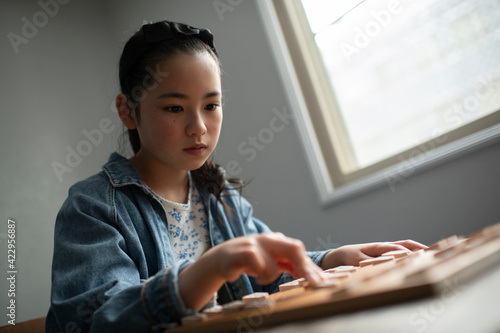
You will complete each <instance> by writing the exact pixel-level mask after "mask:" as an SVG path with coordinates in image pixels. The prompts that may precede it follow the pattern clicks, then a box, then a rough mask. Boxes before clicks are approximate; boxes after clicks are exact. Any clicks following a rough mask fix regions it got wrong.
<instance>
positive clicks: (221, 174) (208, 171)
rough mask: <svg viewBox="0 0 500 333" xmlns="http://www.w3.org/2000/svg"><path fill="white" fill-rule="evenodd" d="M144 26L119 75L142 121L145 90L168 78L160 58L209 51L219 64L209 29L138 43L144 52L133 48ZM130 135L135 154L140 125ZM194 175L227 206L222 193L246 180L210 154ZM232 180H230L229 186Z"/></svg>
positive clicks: (124, 57)
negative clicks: (231, 175)
mask: <svg viewBox="0 0 500 333" xmlns="http://www.w3.org/2000/svg"><path fill="white" fill-rule="evenodd" d="M161 23H164V25H165V24H166V25H169V24H170V26H173V25H175V27H176V28H178V27H181V29H184V30H185V29H187V28H185V27H188V28H189V29H196V28H193V27H191V26H185V25H182V24H179V23H171V22H166V21H164V22H161ZM158 24H159V23H156V25H158ZM152 25H154V24H152ZM152 25H149V26H152ZM145 27H147V26H143V27H142V28H141V30H140V31H138V32H137V33H136V34H134V35H133V36H132V37H131V38H130V40H129V41H128V42H127V44H126V45H125V48H124V50H123V53H122V55H121V58H120V72H119V77H120V88H121V92H122V93H123V94H124V95H125V96H126V97H127V103H128V104H129V106H130V108H131V109H133V110H134V113H135V116H136V119H137V120H138V121H140V108H139V105H140V101H141V99H142V97H143V94H144V92H145V91H146V90H147V89H148V88H150V87H152V86H153V85H154V84H158V83H160V82H161V81H162V80H165V79H168V76H167V77H163V76H161V75H159V73H158V72H157V71H156V68H157V66H158V64H159V63H160V61H162V60H164V59H166V58H169V57H172V56H175V55H177V54H189V55H194V54H197V53H201V52H208V53H209V54H210V55H211V56H212V57H213V59H214V60H215V61H216V62H217V64H219V66H220V62H219V57H218V55H217V52H216V50H215V47H214V46H213V36H212V35H211V33H210V32H209V31H208V30H206V29H199V31H202V32H203V33H204V34H205V35H203V36H202V37H200V36H197V35H196V34H185V33H177V35H175V36H174V37H170V38H168V39H166V40H161V41H158V42H153V43H149V44H148V45H147V47H145V46H144V45H139V48H140V47H143V48H144V52H143V53H142V54H139V55H138V54H137V47H135V48H134V47H133V46H134V45H130V44H133V43H137V39H138V38H141V37H142V36H141V34H143V33H144V31H143V30H144V28H145ZM196 31H198V29H196ZM206 31H208V34H209V36H210V37H211V38H210V39H208V43H207V35H206V34H207V33H206ZM131 57H133V58H137V60H135V59H134V61H133V62H132V63H131V61H130V58H131ZM128 137H129V141H130V145H131V146H132V150H133V152H134V154H135V153H137V152H138V151H139V149H140V148H141V141H140V138H139V134H138V132H137V129H132V130H131V129H129V130H128ZM191 176H192V179H193V181H194V183H195V185H196V186H197V187H198V188H202V189H204V190H205V191H207V192H208V193H212V194H214V195H215V197H216V198H217V200H218V201H219V202H221V203H222V204H223V206H224V207H225V208H227V206H226V204H225V203H224V202H223V201H222V196H223V195H224V194H228V193H227V191H228V190H229V188H230V187H231V188H234V189H237V190H238V191H239V192H240V193H241V190H242V188H243V187H244V186H245V183H244V182H243V181H242V180H240V179H238V178H226V173H225V170H224V168H222V167H221V166H220V165H218V164H217V163H215V162H214V161H213V160H212V158H211V157H209V158H208V159H207V161H205V163H204V164H203V165H202V166H201V167H200V168H198V169H196V170H193V171H192V172H191ZM229 184H231V186H230V187H229Z"/></svg>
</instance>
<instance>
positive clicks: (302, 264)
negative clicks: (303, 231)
mask: <svg viewBox="0 0 500 333" xmlns="http://www.w3.org/2000/svg"><path fill="white" fill-rule="evenodd" d="M262 246H263V247H265V248H266V249H268V251H269V253H270V255H271V256H273V257H274V258H275V260H276V262H277V263H278V265H279V266H281V268H282V269H283V270H286V271H289V272H290V273H291V274H292V275H294V276H296V277H304V278H306V279H307V280H308V281H309V282H310V283H312V284H316V283H318V282H320V281H321V280H322V279H323V277H322V270H321V269H320V268H319V267H318V266H317V265H316V264H314V262H313V261H312V260H311V258H309V257H308V256H307V253H306V251H305V247H304V244H303V243H302V242H300V241H298V240H296V239H293V238H288V237H285V238H282V237H280V236H276V235H268V237H263V238H262Z"/></svg>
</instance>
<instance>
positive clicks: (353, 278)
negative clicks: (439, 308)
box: [166, 224, 500, 333]
mask: <svg viewBox="0 0 500 333" xmlns="http://www.w3.org/2000/svg"><path fill="white" fill-rule="evenodd" d="M389 255H391V254H387V256H389ZM387 256H386V257H387ZM365 264H366V263H365ZM499 264H500V224H496V225H494V226H491V227H488V228H485V229H483V230H481V231H479V232H477V233H475V234H473V235H470V236H468V237H466V238H460V237H457V236H452V237H449V238H446V239H443V240H441V241H439V242H436V243H435V244H433V245H431V246H430V247H429V249H428V250H426V251H423V250H421V251H417V252H412V253H410V254H408V255H403V254H397V255H396V254H393V256H392V260H375V261H374V262H373V264H367V265H366V266H363V267H355V268H354V269H348V268H347V271H350V273H349V274H348V276H347V277H346V276H345V274H336V273H335V272H334V271H333V272H332V280H335V281H334V282H333V283H331V285H330V286H325V287H323V288H311V287H309V286H307V284H300V285H299V286H298V287H296V288H294V289H292V290H287V291H280V292H277V293H275V294H272V295H270V296H269V297H268V298H267V300H268V302H261V303H256V304H254V306H253V307H250V306H248V303H251V302H246V303H245V304H246V305H242V307H241V308H240V309H238V310H234V311H232V312H230V313H229V312H223V313H218V314H213V315H210V316H206V317H204V318H203V319H201V320H199V321H197V322H191V323H189V324H184V325H182V326H179V327H175V328H172V329H169V330H167V331H166V332H169V333H177V332H178V333H190V332H204V333H219V332H235V331H239V332H242V331H243V332H246V331H248V330H249V329H252V330H255V328H262V327H269V326H274V325H279V324H283V323H289V322H291V321H298V320H306V319H313V318H319V317H324V316H331V315H335V314H339V313H345V312H352V311H358V310H362V309H367V308H372V307H376V306H382V305H388V304H395V303H399V302H403V301H408V300H414V299H419V298H423V297H429V296H433V295H437V294H439V293H440V292H441V291H442V290H444V289H446V288H450V286H453V284H454V283H455V281H454V280H455V279H457V278H459V279H460V280H461V281H465V280H468V279H470V278H473V277H475V276H477V275H479V274H481V273H482V272H483V271H485V270H487V269H489V268H492V267H496V266H498V265H499ZM261 304H262V305H261Z"/></svg>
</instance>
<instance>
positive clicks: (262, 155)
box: [0, 0, 500, 326]
mask: <svg viewBox="0 0 500 333" xmlns="http://www.w3.org/2000/svg"><path fill="white" fill-rule="evenodd" d="M232 3H233V5H230V6H231V9H232V10H229V11H226V12H224V13H222V14H221V15H219V14H220V13H218V12H217V11H216V9H215V8H214V6H213V2H212V1H206V0H188V1H185V0H184V1H159V0H155V1H148V2H139V1H130V0H129V1H117V0H108V1H97V0H94V1H88V0H86V1H83V0H72V1H69V3H67V4H64V5H60V6H59V10H58V12H57V13H56V14H55V15H53V17H49V16H47V20H46V22H44V21H43V15H40V14H39V12H40V11H41V10H42V8H41V7H40V5H39V4H38V3H37V2H36V1H31V2H28V1H23V2H21V1H16V2H13V1H0V4H1V11H0V33H1V35H2V39H1V42H0V43H1V48H0V63H1V64H2V70H1V75H0V100H1V101H2V107H1V122H0V126H1V131H0V142H1V143H0V153H1V156H2V159H1V160H0V163H1V164H0V165H1V169H0V170H1V171H2V172H1V173H0V177H1V178H0V179H1V184H2V191H1V192H0V207H1V210H0V212H1V214H2V216H1V223H0V256H1V257H2V260H1V261H0V271H2V272H4V273H3V275H7V273H6V272H7V270H8V268H7V266H6V257H7V238H6V233H7V219H8V218H11V219H14V220H15V221H16V223H17V229H16V230H17V233H16V240H17V243H16V268H17V271H18V273H17V275H16V278H17V280H16V305H17V308H16V314H17V318H16V319H17V321H23V320H27V319H30V318H35V317H39V316H43V315H45V314H46V311H47V309H48V305H49V289H50V266H51V256H52V248H53V245H52V243H53V225H54V220H55V216H56V214H57V211H58V209H59V207H60V205H61V204H62V202H63V200H64V199H65V197H66V193H67V190H68V187H69V186H70V185H71V184H73V183H74V182H76V181H77V180H79V179H83V178H85V177H87V176H89V175H91V174H93V173H95V172H97V171H99V169H100V166H101V165H102V164H103V163H104V162H105V161H106V160H107V158H108V155H109V153H111V152H112V151H114V150H116V149H117V147H118V145H119V142H120V134H121V132H122V130H123V127H122V126H121V124H120V122H119V119H118V117H117V115H116V112H115V111H114V110H113V108H112V107H111V105H112V102H113V99H114V96H115V94H116V93H117V92H118V88H117V62H118V57H119V54H120V51H121V47H122V46H123V43H124V41H125V40H126V39H127V38H128V37H129V36H130V35H131V34H132V33H133V32H134V31H135V30H136V29H137V28H138V27H139V26H140V25H141V24H142V23H143V20H146V21H155V20H160V19H165V18H167V19H171V20H177V21H184V22H187V23H189V24H192V25H194V26H202V27H208V28H210V29H211V30H212V32H213V33H214V34H215V36H216V46H217V48H218V50H219V53H220V54H221V61H222V65H223V68H224V72H225V73H224V77H223V86H224V94H225V96H224V97H225V104H224V112H225V114H224V125H223V133H222V136H221V141H220V145H219V148H218V149H217V151H216V159H217V160H218V161H219V162H220V163H221V164H223V165H226V164H227V163H228V162H229V161H231V160H232V161H236V162H237V163H238V164H239V165H240V168H241V169H240V170H239V171H241V173H240V174H238V176H239V177H242V178H244V179H246V180H252V181H251V183H250V185H248V187H247V188H246V189H245V194H246V197H247V198H248V199H249V200H250V201H251V202H252V203H253V204H254V209H255V215H256V216H257V217H259V218H260V219H262V220H264V221H266V222H267V223H268V224H269V225H270V226H271V227H272V228H273V229H274V230H279V231H282V232H284V233H286V234H288V235H290V236H293V237H297V238H300V239H302V240H303V241H304V242H305V243H306V245H307V246H308V248H309V249H311V250H313V249H320V248H324V247H327V246H328V247H330V246H336V245H340V244H348V243H357V242H367V241H376V240H396V239H401V238H413V239H416V240H419V241H422V242H425V243H430V242H433V241H436V240H438V239H441V238H443V237H446V236H449V235H451V234H468V233H470V232H472V231H474V230H477V229H478V228H481V227H483V226H486V225H488V224H492V223H495V222H498V221H500V204H499V200H498V199H499V198H500V176H499V174H498V169H499V166H500V144H495V145H491V146H489V147H486V148H483V149H482V150H479V151H475V152H473V153H470V154H468V155H466V156H463V157H461V158H457V159H455V160H453V161H451V162H448V163H446V164H443V165H440V166H436V167H434V168H432V169H430V170H427V171H425V172H421V173H418V174H415V175H413V176H411V177H409V178H408V179H406V181H405V182H404V183H402V184H399V186H397V188H396V191H394V192H392V191H391V190H390V188H389V187H388V186H383V187H380V188H378V189H375V190H372V191H370V192H367V193H364V194H361V195H359V196H356V197H354V198H352V199H349V200H347V201H344V202H341V203H338V204H336V205H334V206H330V207H326V208H324V207H321V206H320V205H319V203H318V199H317V195H316V193H315V189H314V187H313V184H312V178H311V175H310V173H309V170H308V167H307V161H306V160H305V155H304V153H303V150H302V145H301V142H300V140H299V137H298V133H297V131H296V128H295V125H294V124H293V122H291V123H290V124H288V125H287V126H286V127H285V129H284V130H283V131H281V132H279V133H276V134H275V136H274V139H273V140H272V141H271V142H270V143H268V144H267V145H265V149H264V150H262V151H259V152H258V153H257V155H256V156H255V158H254V159H253V160H251V161H250V162H249V161H248V159H249V157H250V156H249V155H245V154H240V153H238V150H237V146H238V145H239V144H240V143H242V142H244V141H248V137H249V136H255V135H257V134H258V132H259V131H260V130H261V129H262V128H265V127H268V126H269V122H270V120H271V119H272V118H273V117H275V114H274V113H273V109H275V108H276V109H279V110H283V108H286V107H287V103H288V102H287V100H286V98H285V94H284V91H283V88H282V86H281V82H280V78H279V77H278V73H277V68H276V66H275V63H274V60H273V57H272V55H271V51H270V48H269V45H268V41H267V39H266V35H265V33H264V30H263V28H262V24H261V22H260V18H259V16H258V12H257V8H256V5H255V3H254V2H252V1H250V0H244V1H242V2H241V3H238V2H237V1H233V2H232ZM145 4H147V5H145ZM52 9H53V8H52ZM33 16H35V19H38V20H39V21H37V22H38V24H39V25H40V27H39V28H38V31H37V32H36V34H35V33H34V32H33V31H31V32H30V31H25V32H27V33H28V34H29V33H31V34H32V35H33V36H30V38H27V41H28V43H27V44H20V45H19V52H18V53H16V52H15V51H14V48H13V47H12V45H11V43H10V42H9V39H8V37H7V35H8V33H10V32H13V33H15V34H17V35H20V36H22V33H23V31H22V29H23V25H24V24H25V23H24V21H23V18H26V20H28V21H30V22H33V18H34V17H33ZM108 120H109V121H110V124H108V125H106V124H105V125H106V126H105V128H104V129H105V130H106V131H101V133H102V142H97V143H96V144H92V146H91V148H90V149H88V148H89V147H86V146H85V143H82V142H83V141H85V140H87V139H86V137H85V135H84V133H83V132H82V131H92V130H99V124H100V123H101V122H103V121H104V122H107V121H108ZM108 129H109V130H108ZM94 132H95V131H94ZM78 147H79V148H80V150H81V149H84V150H85V148H87V153H88V155H87V156H83V157H82V159H81V161H72V162H73V167H71V169H72V171H71V172H65V173H63V174H62V175H61V176H60V177H59V178H60V179H59V178H58V177H57V175H56V173H55V172H54V170H53V167H52V164H53V163H54V162H58V163H61V164H65V165H67V163H66V161H65V159H66V155H67V154H68V153H67V149H68V148H69V149H74V150H76V149H77V148H78ZM233 163H234V162H233ZM1 281H2V282H1V283H0V299H1V302H0V306H1V307H2V308H3V309H5V307H6V306H7V304H8V302H9V298H8V297H7V289H8V285H7V283H6V280H5V279H4V278H3V279H1ZM0 318H2V319H1V320H0V326H1V325H4V324H6V323H7V318H6V317H5V315H2V316H1V317H0Z"/></svg>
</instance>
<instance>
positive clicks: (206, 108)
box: [205, 104, 219, 111]
mask: <svg viewBox="0 0 500 333" xmlns="http://www.w3.org/2000/svg"><path fill="white" fill-rule="evenodd" d="M218 107H219V104H208V105H207V106H205V110H207V111H215V110H217V108H218Z"/></svg>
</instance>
